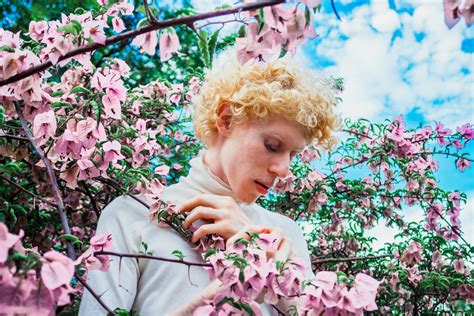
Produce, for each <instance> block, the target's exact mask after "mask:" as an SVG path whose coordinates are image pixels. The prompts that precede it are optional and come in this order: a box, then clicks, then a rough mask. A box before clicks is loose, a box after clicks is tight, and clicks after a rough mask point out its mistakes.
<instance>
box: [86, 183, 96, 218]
mask: <svg viewBox="0 0 474 316" xmlns="http://www.w3.org/2000/svg"><path fill="white" fill-rule="evenodd" d="M82 187H83V188H84V193H85V194H86V195H87V197H88V198H89V200H90V201H91V204H92V207H93V208H94V211H95V212H96V213H97V216H99V215H100V210H99V207H98V206H97V203H96V201H95V199H94V197H93V196H92V193H91V190H90V189H89V186H88V185H87V183H85V182H82Z"/></svg>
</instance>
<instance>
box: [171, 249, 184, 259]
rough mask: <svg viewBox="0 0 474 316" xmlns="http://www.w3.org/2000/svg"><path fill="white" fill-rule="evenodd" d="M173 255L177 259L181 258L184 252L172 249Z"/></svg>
mask: <svg viewBox="0 0 474 316" xmlns="http://www.w3.org/2000/svg"><path fill="white" fill-rule="evenodd" d="M171 254H172V255H173V256H175V257H176V258H178V259H179V260H183V259H184V257H185V256H184V254H183V253H182V252H181V251H180V250H177V249H176V250H173V252H172V253H171Z"/></svg>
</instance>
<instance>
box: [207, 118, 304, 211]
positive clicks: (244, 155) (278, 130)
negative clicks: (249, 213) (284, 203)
mask: <svg viewBox="0 0 474 316" xmlns="http://www.w3.org/2000/svg"><path fill="white" fill-rule="evenodd" d="M219 137H220V138H221V140H220V141H218V142H216V144H215V146H214V148H212V149H213V150H215V151H217V152H218V157H219V159H218V160H219V163H218V164H219V167H218V168H211V169H213V172H214V173H215V174H216V175H217V176H218V177H219V178H221V179H222V180H223V181H224V182H225V183H227V184H228V185H229V186H230V188H231V189H232V191H233V192H234V194H235V195H236V197H237V198H238V199H239V200H240V201H242V202H244V203H253V202H255V200H256V199H257V198H258V197H259V196H261V195H264V194H266V193H267V192H268V189H269V188H271V187H272V186H273V184H274V183H275V180H276V179H277V178H284V177H286V176H287V175H288V171H289V167H290V163H291V160H292V158H293V157H294V155H295V154H296V153H298V152H299V151H301V150H302V149H303V148H304V147H305V146H306V139H305V136H304V129H303V127H302V126H301V125H300V124H298V123H297V122H294V121H289V120H286V119H284V118H281V117H277V116H269V117H267V118H265V119H262V120H259V121H257V122H252V123H248V124H246V125H244V126H236V127H234V128H233V129H232V130H231V132H230V134H229V135H227V136H226V137H222V136H221V135H219Z"/></svg>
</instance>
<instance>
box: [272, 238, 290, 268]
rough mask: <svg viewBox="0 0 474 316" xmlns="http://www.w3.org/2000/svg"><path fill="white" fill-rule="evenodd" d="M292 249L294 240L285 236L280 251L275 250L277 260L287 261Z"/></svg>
mask: <svg viewBox="0 0 474 316" xmlns="http://www.w3.org/2000/svg"><path fill="white" fill-rule="evenodd" d="M292 249H293V242H292V241H291V239H289V238H287V237H283V239H282V241H281V243H280V246H279V247H278V251H277V252H275V256H274V259H275V262H278V261H281V262H285V261H286V260H287V259H288V258H289V257H290V255H291V251H292Z"/></svg>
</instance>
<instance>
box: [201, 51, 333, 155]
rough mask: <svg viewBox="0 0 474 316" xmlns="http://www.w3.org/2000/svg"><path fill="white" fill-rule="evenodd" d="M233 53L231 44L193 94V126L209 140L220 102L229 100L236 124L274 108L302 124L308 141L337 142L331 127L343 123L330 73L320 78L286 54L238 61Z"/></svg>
mask: <svg viewBox="0 0 474 316" xmlns="http://www.w3.org/2000/svg"><path fill="white" fill-rule="evenodd" d="M232 56H236V54H235V51H233V50H232V49H231V50H230V51H229V50H228V51H227V52H225V53H224V54H221V56H219V58H218V59H217V60H215V62H214V64H213V67H212V69H210V70H208V71H207V73H206V76H205V80H204V83H203V85H202V87H201V90H200V93H199V94H198V95H197V96H196V97H195V98H194V100H193V105H194V113H193V125H194V130H195V133H196V136H197V137H198V138H199V139H200V140H201V141H202V142H204V144H205V145H206V146H210V145H212V144H213V142H214V140H215V138H216V136H217V127H216V119H217V114H216V110H217V108H218V106H219V105H220V104H222V103H227V104H229V105H230V109H231V112H232V114H233V120H232V123H233V124H234V125H233V126H236V125H237V124H242V123H247V122H250V121H252V120H257V119H259V118H264V117H266V116H267V115H269V114H274V115H277V116H280V117H283V118H286V119H289V120H295V121H296V122H298V123H299V124H301V125H302V126H303V127H304V130H305V137H306V140H307V142H308V143H314V145H316V146H317V147H320V148H323V149H327V150H330V149H331V147H332V146H333V145H334V144H335V143H337V139H336V137H334V136H333V131H335V130H337V129H339V128H340V118H339V116H338V115H337V114H336V113H335V106H336V104H337V97H336V92H335V89H334V88H333V86H334V84H333V80H332V79H324V78H319V77H317V76H316V74H314V73H313V72H311V71H309V70H304V69H302V67H298V65H296V63H295V62H294V60H291V59H289V58H286V57H285V58H279V59H273V60H270V61H269V62H267V63H266V64H260V63H258V62H255V61H249V62H247V63H245V64H244V65H240V64H239V62H238V61H237V58H235V57H232Z"/></svg>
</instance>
